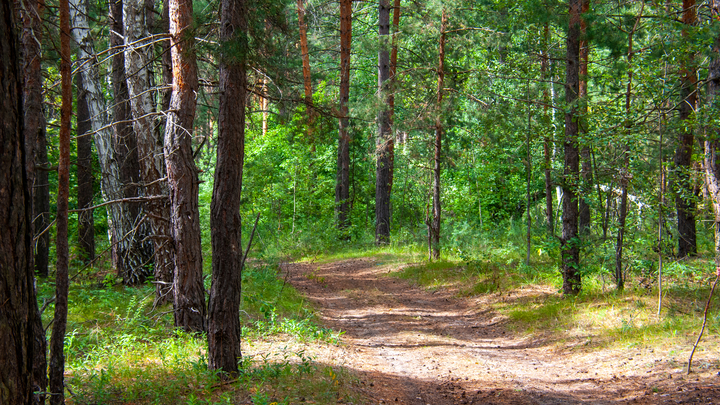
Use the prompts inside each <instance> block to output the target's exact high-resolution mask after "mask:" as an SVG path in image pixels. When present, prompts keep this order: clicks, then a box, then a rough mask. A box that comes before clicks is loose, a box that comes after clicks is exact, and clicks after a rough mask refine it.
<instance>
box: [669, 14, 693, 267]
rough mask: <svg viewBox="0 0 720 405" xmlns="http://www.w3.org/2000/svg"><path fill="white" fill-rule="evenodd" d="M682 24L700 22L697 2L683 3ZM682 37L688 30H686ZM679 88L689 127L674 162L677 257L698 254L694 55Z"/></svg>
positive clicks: (683, 118) (682, 111)
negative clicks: (693, 117) (694, 164)
mask: <svg viewBox="0 0 720 405" xmlns="http://www.w3.org/2000/svg"><path fill="white" fill-rule="evenodd" d="M682 22H683V24H684V25H685V26H686V27H687V26H692V25H695V24H696V23H697V13H696V9H695V0H683V14H682ZM683 37H687V29H686V28H683ZM681 75H682V77H681V78H680V81H681V88H680V97H681V102H680V108H679V110H680V114H679V115H680V120H681V121H686V122H687V124H685V125H683V126H682V127H683V128H686V129H685V130H683V131H682V133H681V134H680V135H679V139H678V144H677V149H675V158H674V159H673V160H674V163H675V167H676V168H677V172H678V173H677V175H676V177H675V189H676V190H675V208H676V210H677V218H678V225H677V226H678V257H686V256H693V255H695V254H696V253H697V242H696V229H695V198H694V197H695V192H694V187H693V181H692V177H693V176H692V175H691V174H690V172H691V170H692V154H693V144H694V142H695V137H694V134H693V131H692V129H690V127H691V125H692V124H691V123H690V118H691V115H692V114H693V111H695V108H696V107H697V71H696V69H695V67H694V66H693V55H692V54H688V55H686V58H685V59H684V60H683V61H682V66H681Z"/></svg>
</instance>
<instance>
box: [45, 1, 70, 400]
mask: <svg viewBox="0 0 720 405" xmlns="http://www.w3.org/2000/svg"><path fill="white" fill-rule="evenodd" d="M69 8H70V7H69V4H68V1H67V0H62V1H60V58H61V59H60V77H61V89H62V107H61V109H60V113H61V118H60V136H59V138H60V140H59V143H60V155H59V158H58V160H59V162H58V193H57V215H56V218H57V219H56V225H55V227H56V228H55V229H56V236H55V237H56V242H55V244H56V255H57V270H56V273H55V316H54V318H53V325H52V336H51V338H50V394H51V397H50V404H52V405H55V404H64V403H65V381H64V376H63V374H64V372H65V354H64V353H63V348H64V341H65V327H66V323H67V311H68V263H69V253H70V252H69V247H68V197H69V193H70V118H71V116H72V83H71V81H72V79H71V77H70V74H71V73H70V10H69Z"/></svg>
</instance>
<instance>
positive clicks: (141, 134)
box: [123, 0, 175, 305]
mask: <svg viewBox="0 0 720 405" xmlns="http://www.w3.org/2000/svg"><path fill="white" fill-rule="evenodd" d="M150 11H151V10H148V8H147V7H146V6H145V2H144V1H143V0H124V4H123V21H124V28H125V30H124V31H125V41H124V54H125V58H124V59H125V61H124V62H125V66H124V67H125V71H126V74H127V90H128V96H129V106H130V113H131V116H132V125H133V129H134V133H135V134H136V136H137V138H136V139H137V142H136V145H137V159H138V163H139V165H138V166H139V167H138V169H139V170H138V171H139V177H140V179H141V180H140V181H142V184H143V185H144V192H145V194H146V195H150V196H159V195H168V193H169V191H168V186H167V182H166V180H165V160H164V155H163V145H162V143H161V142H160V139H158V138H157V137H156V136H155V128H154V125H155V118H154V117H153V114H152V113H153V110H154V109H153V99H152V93H151V92H150V88H151V85H150V71H149V67H150V65H151V63H152V59H153V46H152V44H151V39H150V38H149V35H150V34H149V23H150V19H151V17H150V16H149V15H148V13H149V12H150ZM144 208H145V212H146V213H147V215H148V218H149V223H150V228H151V229H152V240H153V246H154V252H155V258H154V259H155V260H154V261H155V267H154V278H155V282H156V288H155V305H159V304H162V303H165V302H168V301H170V300H171V299H172V295H171V293H172V280H173V276H172V274H173V270H174V268H175V250H174V244H173V243H172V232H171V228H170V205H169V200H152V201H149V202H147V203H146V204H145V206H144Z"/></svg>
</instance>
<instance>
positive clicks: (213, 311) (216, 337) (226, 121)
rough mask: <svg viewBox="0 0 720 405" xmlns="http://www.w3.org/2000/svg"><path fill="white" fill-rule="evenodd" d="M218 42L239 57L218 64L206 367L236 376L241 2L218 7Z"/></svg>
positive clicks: (243, 16) (243, 6)
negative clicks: (218, 105) (218, 79)
mask: <svg viewBox="0 0 720 405" xmlns="http://www.w3.org/2000/svg"><path fill="white" fill-rule="evenodd" d="M221 7H222V9H221V12H220V27H221V31H220V40H221V41H222V42H225V43H234V45H235V46H232V47H230V49H237V50H239V52H240V54H239V55H234V54H233V55H230V54H227V55H222V56H221V59H220V74H219V76H220V111H219V114H218V149H217V165H216V166H215V182H214V184H213V197H212V203H211V206H210V221H211V224H210V229H211V232H212V248H213V261H212V266H213V272H212V287H211V288H210V303H209V307H208V313H209V322H208V347H209V349H208V365H209V367H210V369H211V370H222V371H224V372H225V373H229V374H230V375H233V374H235V373H237V371H238V368H237V364H238V358H240V357H241V352H240V328H241V326H240V318H239V313H240V299H241V288H242V283H241V275H242V265H243V261H244V260H243V251H242V226H241V224H242V222H241V218H240V196H241V191H242V174H243V162H244V159H245V114H244V111H245V97H246V94H245V87H246V71H245V69H246V68H245V52H246V51H247V37H246V35H247V5H246V2H245V0H240V1H231V0H224V1H223V2H222V6H221ZM238 112H239V113H238Z"/></svg>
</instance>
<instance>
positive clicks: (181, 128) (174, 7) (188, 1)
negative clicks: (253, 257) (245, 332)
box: [164, 0, 205, 332]
mask: <svg viewBox="0 0 720 405" xmlns="http://www.w3.org/2000/svg"><path fill="white" fill-rule="evenodd" d="M169 6H170V10H169V12H170V14H169V15H170V36H171V52H172V66H173V83H172V88H173V93H172V97H171V99H170V110H169V111H168V114H167V117H168V119H167V124H166V126H165V144H164V151H165V164H166V166H167V177H168V183H169V186H170V203H171V211H170V212H171V215H170V223H171V226H172V235H173V240H174V241H175V271H174V281H173V293H174V312H175V326H176V327H179V328H183V329H185V330H187V331H192V332H204V331H205V289H204V287H203V281H202V270H203V269H202V247H201V245H200V215H199V206H198V191H199V187H198V170H197V167H196V166H195V161H194V160H193V150H192V131H193V121H194V120H195V108H196V99H195V97H196V94H197V90H198V78H197V62H196V60H195V49H194V41H193V36H192V22H193V21H192V16H193V8H192V0H170V4H169Z"/></svg>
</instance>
